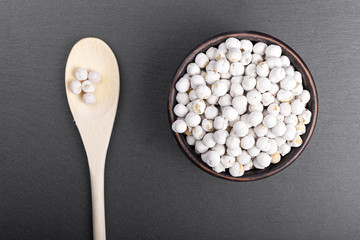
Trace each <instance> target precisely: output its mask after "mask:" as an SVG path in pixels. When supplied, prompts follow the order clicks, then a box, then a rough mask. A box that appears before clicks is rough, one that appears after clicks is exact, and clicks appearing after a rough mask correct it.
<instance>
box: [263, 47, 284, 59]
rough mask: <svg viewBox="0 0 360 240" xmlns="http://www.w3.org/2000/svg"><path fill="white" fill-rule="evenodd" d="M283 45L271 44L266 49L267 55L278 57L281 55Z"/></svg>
mask: <svg viewBox="0 0 360 240" xmlns="http://www.w3.org/2000/svg"><path fill="white" fill-rule="evenodd" d="M281 53H282V51H281V47H280V46H278V45H274V44H271V45H269V46H268V47H267V48H266V49H265V55H266V57H277V58H279V57H280V56H281Z"/></svg>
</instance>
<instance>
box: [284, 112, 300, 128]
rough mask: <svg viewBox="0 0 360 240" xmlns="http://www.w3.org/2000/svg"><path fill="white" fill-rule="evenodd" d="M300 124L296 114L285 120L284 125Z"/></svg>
mask: <svg viewBox="0 0 360 240" xmlns="http://www.w3.org/2000/svg"><path fill="white" fill-rule="evenodd" d="M297 122H298V118H297V116H296V115H294V114H290V115H289V116H287V117H285V118H284V123H286V124H288V125H294V126H295V125H296V124H297Z"/></svg>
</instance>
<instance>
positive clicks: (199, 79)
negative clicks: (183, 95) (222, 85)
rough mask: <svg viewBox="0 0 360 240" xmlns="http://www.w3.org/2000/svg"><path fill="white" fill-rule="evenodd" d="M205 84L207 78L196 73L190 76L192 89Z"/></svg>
mask: <svg viewBox="0 0 360 240" xmlns="http://www.w3.org/2000/svg"><path fill="white" fill-rule="evenodd" d="M201 85H205V79H204V77H203V76H201V75H194V76H192V77H191V78H190V86H191V88H192V89H195V90H196V88H197V87H198V86H201Z"/></svg>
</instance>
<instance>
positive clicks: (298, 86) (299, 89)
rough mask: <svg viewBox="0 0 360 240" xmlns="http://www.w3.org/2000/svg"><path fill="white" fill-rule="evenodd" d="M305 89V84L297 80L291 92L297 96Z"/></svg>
mask: <svg viewBox="0 0 360 240" xmlns="http://www.w3.org/2000/svg"><path fill="white" fill-rule="evenodd" d="M303 91H304V87H303V85H302V84H300V83H298V82H297V83H296V86H295V88H294V89H293V90H291V93H292V94H294V95H295V96H299V95H300V94H301V93H302V92H303Z"/></svg>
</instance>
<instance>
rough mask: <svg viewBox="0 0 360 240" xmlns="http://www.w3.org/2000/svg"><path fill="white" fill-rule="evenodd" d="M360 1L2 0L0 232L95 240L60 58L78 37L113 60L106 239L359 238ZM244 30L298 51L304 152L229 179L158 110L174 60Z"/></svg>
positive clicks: (83, 166) (3, 234)
mask: <svg viewBox="0 0 360 240" xmlns="http://www.w3.org/2000/svg"><path fill="white" fill-rule="evenodd" d="M359 10H360V3H359V2H358V1H354V0H353V1H346V2H342V1H302V2H301V3H300V2H296V3H295V2H293V3H291V4H290V3H288V2H287V1H265V0H262V1H256V2H254V1H223V2H219V1H196V2H195V1H165V0H163V1H156V2H155V1H100V0H96V1H69V0H64V1H44V0H38V1H17V0H16V1H10V0H8V1H2V2H1V3H0V56H1V57H0V82H1V87H0V164H1V165H0V239H34V240H36V239H91V237H92V234H91V231H92V230H91V205H90V184H89V173H88V169H87V162H86V156H85V151H84V149H83V147H82V143H81V139H80V137H79V134H78V132H77V129H76V126H75V125H74V123H73V122H72V116H71V113H70V110H69V108H68V106H67V102H66V97H65V91H64V68H65V63H66V59H67V55H68V53H69V51H70V49H71V47H72V45H73V44H74V43H75V42H76V41H77V40H79V39H80V38H82V37H86V36H96V37H99V38H102V39H103V40H105V41H106V42H107V43H108V44H109V45H110V46H111V48H112V49H113V51H114V53H115V54H116V56H117V59H118V62H119V65H120V69H121V96H120V104H119V109H118V116H117V119H116V122H115V126H114V132H113V136H112V139H111V144H110V148H109V153H108V158H107V165H106V180H105V181H106V207H107V235H108V239H120V238H122V239H218V238H225V239H229V238H244V239H245V238H250V239H313V238H316V239H339V238H341V239H356V238H358V236H359V234H360V229H359V223H360V202H359V201H358V200H359V197H360V186H359V185H360V184H359V182H360V175H359V170H360V161H359V156H360V142H359V138H360V131H359V111H358V109H359V108H360V103H359V92H360V81H359V76H360V68H359V56H358V52H359V51H360V44H359V39H360V31H359V28H360V16H359V14H358V12H359ZM240 29H246V30H256V31H262V32H265V33H268V34H271V35H273V36H275V37H277V38H279V39H281V40H283V41H284V42H286V43H287V44H289V45H290V46H291V47H292V48H294V49H295V50H296V51H297V52H298V53H299V54H300V55H301V57H302V58H303V59H304V61H305V62H306V64H307V65H308V67H309V68H310V70H311V72H312V74H313V77H314V79H315V82H316V85H317V88H318V94H319V118H318V123H317V127H316V129H315V132H314V135H313V138H312V140H311V141H310V143H309V145H308V147H307V148H306V150H305V152H304V153H303V154H302V155H301V156H300V158H299V159H298V160H297V161H295V162H294V163H293V164H292V165H291V166H290V167H289V168H287V169H286V170H284V171H283V172H281V173H279V174H276V175H275V176H273V177H270V178H268V179H264V180H260V181H256V182H251V183H236V182H228V181H224V180H221V179H218V178H215V177H212V176H210V175H209V174H206V173H205V172H203V171H200V170H199V169H198V168H197V167H195V166H194V165H193V164H192V163H191V162H190V161H189V160H188V159H186V157H185V156H184V154H183V153H182V152H181V151H180V149H179V148H178V146H177V144H176V143H175V140H174V139H173V136H172V134H171V132H170V128H169V125H168V120H167V112H166V99H167V93H168V86H169V83H170V80H171V77H172V76H173V74H174V72H175V69H176V67H177V65H178V64H179V63H180V61H181V60H182V59H183V58H184V57H185V56H186V55H187V53H188V52H189V51H190V50H191V49H192V48H194V47H195V46H196V45H197V44H199V43H200V42H201V41H203V40H205V39H207V38H209V37H211V36H213V35H216V34H218V33H220V32H227V31H235V30H240Z"/></svg>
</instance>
